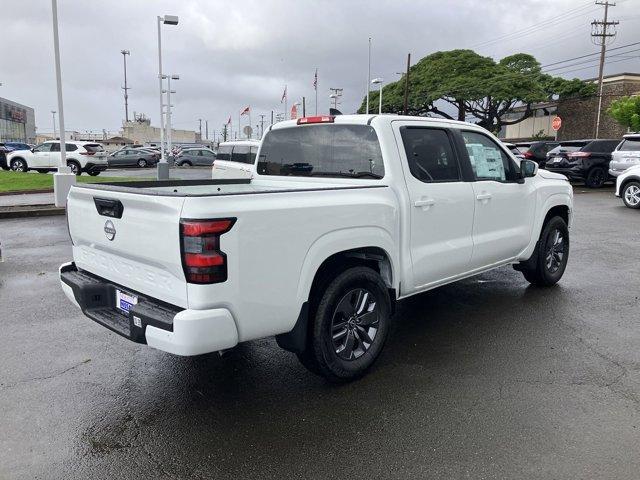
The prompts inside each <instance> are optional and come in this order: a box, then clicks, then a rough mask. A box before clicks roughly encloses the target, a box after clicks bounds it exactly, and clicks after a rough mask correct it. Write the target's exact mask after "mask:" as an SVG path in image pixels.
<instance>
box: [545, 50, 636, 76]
mask: <svg viewBox="0 0 640 480" xmlns="http://www.w3.org/2000/svg"><path fill="white" fill-rule="evenodd" d="M639 51H640V48H634V49H632V50H627V51H625V52H620V53H616V54H615V55H609V57H619V56H620V55H626V54H628V53H634V52H639ZM595 61H598V59H597V58H589V59H587V60H583V61H581V62H577V63H570V64H569V65H560V66H559V67H554V68H549V69H546V70H545V71H544V73H548V72H553V71H556V70H562V69H564V68H569V67H576V66H578V65H584V64H586V63H591V62H595Z"/></svg>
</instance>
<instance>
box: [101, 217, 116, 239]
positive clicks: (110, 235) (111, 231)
mask: <svg viewBox="0 0 640 480" xmlns="http://www.w3.org/2000/svg"><path fill="white" fill-rule="evenodd" d="M104 234H105V235H106V237H107V240H109V241H112V240H113V239H114V238H116V227H114V226H113V222H112V221H111V220H107V221H106V222H105V224H104Z"/></svg>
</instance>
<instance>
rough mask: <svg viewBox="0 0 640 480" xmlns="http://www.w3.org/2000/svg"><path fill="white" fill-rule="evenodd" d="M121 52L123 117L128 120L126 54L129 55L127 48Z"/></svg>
mask: <svg viewBox="0 0 640 480" xmlns="http://www.w3.org/2000/svg"><path fill="white" fill-rule="evenodd" d="M120 53H121V54H122V58H123V60H124V87H122V89H123V90H124V119H125V121H126V122H129V92H128V90H129V87H128V86H127V55H131V52H129V50H120Z"/></svg>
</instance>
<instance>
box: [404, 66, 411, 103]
mask: <svg viewBox="0 0 640 480" xmlns="http://www.w3.org/2000/svg"><path fill="white" fill-rule="evenodd" d="M409 67H411V54H410V53H408V54H407V74H406V76H405V77H404V114H405V115H406V114H407V111H408V110H409Z"/></svg>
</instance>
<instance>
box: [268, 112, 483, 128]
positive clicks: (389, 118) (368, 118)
mask: <svg viewBox="0 0 640 480" xmlns="http://www.w3.org/2000/svg"><path fill="white" fill-rule="evenodd" d="M322 116H323V117H324V116H326V117H328V116H329V115H322ZM307 118H312V117H307ZM374 119H375V121H376V123H378V122H381V121H382V122H389V123H390V122H393V121H397V120H405V121H412V120H413V121H416V120H421V121H424V120H429V121H430V122H435V123H439V124H442V125H466V126H474V127H477V125H475V124H473V123H468V122H461V121H458V120H449V119H447V118H438V117H416V116H410V115H394V114H387V113H385V114H368V115H366V114H354V115H336V116H335V117H333V123H338V124H350V125H370V124H371V123H372V122H373V120H374ZM298 120H299V119H297V120H285V121H284V122H278V123H275V124H273V125H272V127H271V130H280V129H282V128H291V127H295V126H297V125H298Z"/></svg>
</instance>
